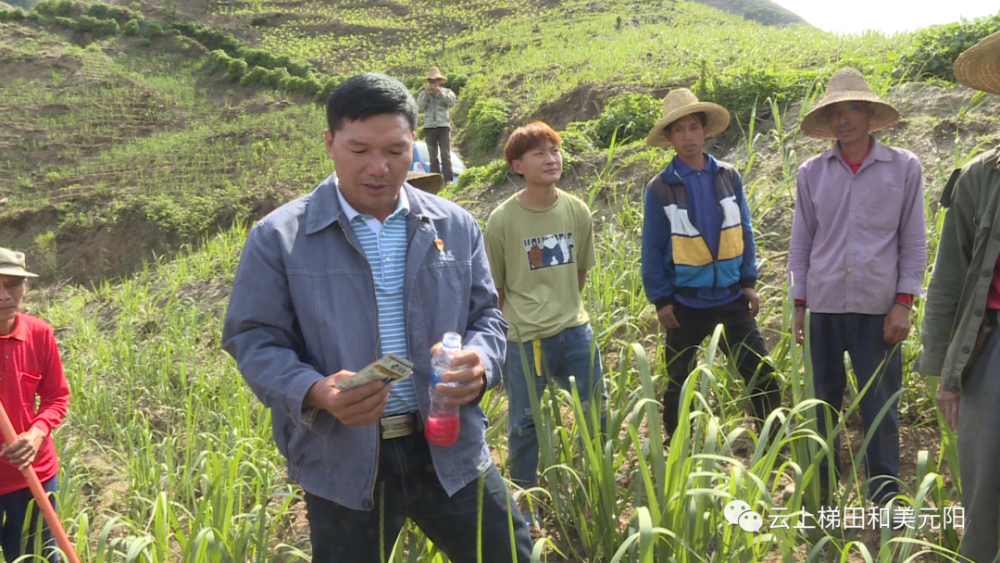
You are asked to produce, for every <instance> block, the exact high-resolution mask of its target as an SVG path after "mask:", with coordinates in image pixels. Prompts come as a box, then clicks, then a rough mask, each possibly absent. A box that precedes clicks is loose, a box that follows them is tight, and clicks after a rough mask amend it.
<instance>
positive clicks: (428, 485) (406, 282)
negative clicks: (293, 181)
mask: <svg viewBox="0 0 1000 563" xmlns="http://www.w3.org/2000/svg"><path fill="white" fill-rule="evenodd" d="M416 110H417V107H416V102H415V101H414V100H413V97H412V96H411V95H410V94H409V92H408V91H407V90H406V88H405V86H403V85H402V84H401V83H400V82H399V81H397V80H395V79H392V78H389V77H388V76H385V75H380V74H362V75H358V76H355V77H353V78H350V79H348V80H346V81H345V82H344V83H342V84H341V85H340V86H339V87H338V88H337V89H335V90H334V91H333V92H332V93H331V94H330V98H329V100H328V101H327V122H328V127H329V128H328V129H327V130H326V131H325V140H326V149H327V152H328V154H329V155H330V158H332V159H333V161H334V166H335V168H336V173H335V174H334V175H333V176H330V177H329V178H327V179H326V180H325V181H324V182H323V183H322V184H320V185H319V186H318V187H317V188H316V189H315V190H313V192H312V193H310V194H309V195H306V196H304V197H301V198H299V199H297V200H295V201H293V202H291V203H288V204H286V205H284V206H282V207H281V208H279V209H277V210H276V211H274V212H273V213H271V214H270V215H268V216H267V217H265V218H264V219H263V220H262V221H261V222H260V223H258V224H257V225H256V226H254V228H253V229H252V230H251V231H250V234H249V236H248V238H247V242H246V246H245V247H244V249H243V256H242V258H241V260H240V265H239V269H238V270H237V273H236V280H235V281H234V283H233V290H232V295H231V297H230V301H229V308H228V310H227V312H226V320H225V324H224V327H223V332H222V345H223V348H225V350H226V351H227V352H229V353H230V354H231V355H232V356H233V357H234V358H236V361H237V364H238V366H239V369H240V372H241V373H242V374H243V377H244V378H245V379H246V380H247V383H249V385H250V387H251V389H253V391H254V393H255V394H256V395H257V397H258V398H259V399H260V400H261V402H263V403H264V405H265V406H267V407H269V408H270V409H271V416H272V424H273V433H274V438H275V441H276V442H277V445H278V449H279V450H280V451H281V453H282V454H283V455H284V456H285V458H286V459H287V460H288V474H289V478H290V479H291V480H293V481H295V482H297V483H299V484H300V485H301V486H302V488H303V490H304V491H305V499H306V505H307V509H308V519H309V525H310V534H311V541H312V545H313V561H314V562H317V563H325V562H333V561H344V562H351V563H356V562H357V563H366V562H372V563H375V562H381V561H385V560H387V559H388V556H389V554H390V552H391V550H392V547H393V545H394V543H395V541H396V538H397V536H398V534H399V531H400V530H401V528H402V526H403V524H404V523H405V521H406V518H408V517H409V518H411V519H413V520H414V521H415V522H416V523H417V525H419V526H420V528H421V529H422V530H423V531H424V532H425V533H426V534H427V536H428V537H429V538H430V539H431V540H432V541H433V542H434V543H435V544H436V545H437V546H438V547H439V548H441V549H442V550H443V551H444V552H445V553H446V554H447V555H448V556H449V558H451V559H452V560H453V561H457V562H466V561H468V562H472V561H477V556H478V555H479V553H478V552H479V550H480V547H479V546H480V545H481V546H483V549H482V553H481V555H482V559H481V560H482V561H495V562H498V563H499V562H504V563H507V562H511V561H518V562H527V561H528V560H529V559H530V549H531V546H530V541H529V538H528V534H527V528H526V527H525V523H524V520H523V518H522V517H521V515H520V513H519V512H518V511H516V510H513V511H511V510H510V509H509V508H510V507H509V502H510V501H509V499H510V495H509V493H508V491H507V487H506V485H505V484H504V482H503V479H502V477H501V476H500V474H499V472H498V470H497V468H496V466H495V465H494V464H493V461H492V459H491V457H490V452H489V449H488V448H487V446H486V442H485V430H486V425H487V420H486V417H485V415H484V414H483V411H482V410H481V409H480V407H479V406H478V402H479V400H480V398H481V397H482V394H483V392H484V391H485V390H486V389H487V388H489V387H492V386H494V385H496V384H497V383H498V382H499V381H500V366H501V364H502V361H503V358H504V354H505V341H506V333H507V323H506V322H504V320H503V318H502V317H501V316H500V311H499V310H498V309H497V304H498V299H497V292H496V289H495V288H494V286H493V282H492V280H491V276H490V270H489V264H488V262H487V259H486V253H485V250H484V247H483V239H482V233H481V232H480V230H479V227H478V225H477V223H476V220H475V219H474V218H473V217H472V216H470V215H469V214H468V213H466V212H465V211H463V210H462V209H461V208H459V207H458V206H456V205H454V204H452V203H449V202H447V201H445V200H443V199H440V198H438V197H436V196H432V195H429V194H426V193H423V192H420V191H419V190H416V189H414V188H413V187H412V186H410V185H408V184H405V183H404V182H405V179H406V172H407V169H408V168H409V165H410V159H411V155H412V148H413V146H412V143H413V131H414V129H415V123H416V113H417V112H416ZM449 331H454V332H458V333H459V334H462V335H463V342H464V343H465V346H464V349H463V353H462V354H461V355H460V356H459V357H458V358H456V359H455V360H454V361H453V363H452V365H453V366H454V368H455V369H454V370H453V371H450V372H446V373H445V374H444V376H443V380H444V381H445V382H452V383H457V385H455V386H445V385H439V386H438V388H437V390H438V391H439V392H441V393H442V394H445V395H447V396H448V397H449V400H450V402H451V403H452V404H455V405H460V406H461V408H460V412H461V430H460V433H459V437H458V441H457V442H456V443H455V444H454V445H452V446H449V447H444V448H439V447H436V446H432V445H429V444H428V443H427V441H426V439H425V438H424V436H423V433H422V432H421V431H420V429H421V427H422V424H423V422H424V420H425V419H426V416H427V413H428V412H429V398H428V385H429V381H430V372H431V365H430V364H431V354H432V347H436V346H439V345H440V340H441V337H442V335H443V334H444V333H445V332H449ZM387 353H394V354H396V355H399V356H403V357H405V358H407V359H409V360H410V361H411V362H413V375H412V376H411V377H410V378H408V379H406V380H403V381H401V382H399V383H397V384H395V385H393V386H391V387H390V386H388V385H386V384H384V383H382V382H381V381H376V382H371V383H368V384H366V385H364V386H361V387H357V388H354V389H351V390H348V391H342V390H340V389H337V388H336V387H334V385H335V383H337V382H338V381H341V380H343V379H345V378H347V377H350V376H351V375H353V374H354V373H355V372H357V371H358V370H360V369H361V368H363V367H364V366H366V365H368V364H369V363H371V362H372V361H374V360H376V359H378V358H379V357H381V356H383V355H384V354H387ZM481 486H482V494H481V495H480V487H481ZM511 523H512V524H511ZM511 529H513V530H514V536H515V537H514V541H513V542H512V541H511V538H510V530H511ZM480 540H483V541H480ZM512 543H513V544H514V550H513V552H512Z"/></svg>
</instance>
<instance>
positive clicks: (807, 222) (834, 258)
mask: <svg viewBox="0 0 1000 563" xmlns="http://www.w3.org/2000/svg"><path fill="white" fill-rule="evenodd" d="M899 119H900V116H899V112H898V111H897V110H896V108H894V107H892V106H891V105H889V104H887V103H885V102H883V101H882V100H881V99H879V97H878V96H876V95H875V94H873V93H872V91H871V88H870V87H869V86H868V83H867V82H866V81H865V79H864V77H863V76H862V75H861V73H860V72H858V71H857V70H855V69H853V68H843V69H841V70H838V71H837V72H836V73H834V75H833V76H832V77H831V78H830V84H829V86H828V87H827V91H826V95H825V96H824V98H823V99H822V100H821V101H819V102H817V103H816V105H815V106H814V107H813V109H812V110H811V111H810V112H809V113H808V114H807V115H806V117H805V118H804V119H803V120H802V132H803V133H805V134H806V135H809V136H810V137H814V138H818V139H828V140H835V141H836V143H834V145H833V147H832V148H831V149H830V150H828V151H826V152H824V153H822V154H820V155H818V156H815V157H813V158H811V159H809V160H807V161H806V162H805V163H804V164H803V165H802V166H801V167H800V168H799V176H798V195H797V197H796V200H795V220H794V222H793V224H792V240H791V249H790V252H789V257H788V268H789V270H790V271H791V273H792V284H793V291H794V295H795V326H794V327H793V330H794V333H795V337H796V339H797V340H798V342H799V343H800V344H804V343H805V338H806V326H805V324H806V322H805V321H806V309H807V308H808V310H809V311H810V322H809V336H810V350H811V358H812V371H813V383H814V386H815V390H816V397H817V398H818V399H821V400H823V401H826V402H827V403H829V404H830V405H831V406H832V407H833V412H832V413H830V414H831V415H832V424H833V426H827V421H826V414H827V412H828V411H825V410H821V411H820V412H819V414H818V416H819V424H818V426H819V430H820V432H822V433H823V434H824V435H826V433H827V432H828V431H829V430H832V429H833V427H834V426H835V425H836V424H837V423H838V420H839V416H838V415H839V412H840V409H841V406H842V405H843V398H844V390H845V388H846V386H847V375H846V371H845V368H844V352H847V353H848V354H850V357H851V364H852V366H853V368H854V372H855V375H856V377H857V382H858V389H859V391H860V390H862V389H864V388H865V386H869V384H870V386H869V388H868V389H867V391H864V392H863V393H862V394H861V396H860V401H861V405H860V407H861V419H862V423H863V426H864V432H865V436H871V440H870V441H869V443H868V447H867V448H866V450H865V452H864V456H863V458H864V460H865V468H866V474H867V477H868V496H869V498H870V499H872V501H873V502H875V503H877V504H883V503H884V502H886V501H888V500H890V499H891V498H892V497H894V496H895V495H896V494H897V493H898V491H899V486H898V476H899V413H898V402H899V396H898V392H899V391H900V389H901V388H902V376H903V369H902V359H901V354H900V350H899V346H898V345H899V344H900V343H901V342H902V341H904V340H905V339H906V337H907V335H908V334H909V332H910V311H911V309H912V307H913V300H914V299H915V298H916V297H917V296H920V295H922V288H921V284H922V282H923V279H924V271H925V269H926V268H927V238H926V234H925V231H924V206H923V203H924V200H923V179H922V172H923V171H922V167H921V165H920V161H919V160H918V159H917V157H916V155H914V154H913V153H911V152H910V151H907V150H903V149H897V148H892V147H888V146H886V145H883V144H882V143H879V142H878V141H876V140H875V139H874V137H872V136H871V133H872V132H874V131H878V130H880V129H884V128H886V127H889V126H890V125H892V124H894V123H896V122H897V121H899ZM887 403H888V404H890V407H889V410H888V412H886V414H885V416H884V417H883V418H882V420H881V422H880V423H879V424H878V425H873V423H874V421H875V419H876V418H877V417H878V415H879V413H880V411H881V410H882V408H883V407H884V406H885V405H886V404H887ZM832 445H833V452H834V454H835V455H834V467H835V474H834V478H839V475H840V438H839V436H837V437H836V438H835V439H834V441H833V444H832ZM830 481H831V480H830V471H829V467H828V463H827V459H824V460H823V462H822V463H821V472H820V486H821V488H822V489H824V496H828V495H829V491H830V490H831V489H834V488H835V487H831V486H830V485H831V482H830Z"/></svg>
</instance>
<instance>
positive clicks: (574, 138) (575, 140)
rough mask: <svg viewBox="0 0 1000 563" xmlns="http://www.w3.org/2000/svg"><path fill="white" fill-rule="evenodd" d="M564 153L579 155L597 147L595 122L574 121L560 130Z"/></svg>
mask: <svg viewBox="0 0 1000 563" xmlns="http://www.w3.org/2000/svg"><path fill="white" fill-rule="evenodd" d="M559 138H560V139H562V150H563V153H565V154H567V155H571V156H577V155H581V154H584V153H588V152H593V151H594V150H596V149H597V147H596V146H595V145H594V122H593V121H574V122H572V123H570V124H569V125H567V126H566V129H565V130H564V131H560V132H559Z"/></svg>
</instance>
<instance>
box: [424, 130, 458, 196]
mask: <svg viewBox="0 0 1000 563" xmlns="http://www.w3.org/2000/svg"><path fill="white" fill-rule="evenodd" d="M424 141H426V142H427V152H428V154H429V155H430V159H431V162H430V164H431V172H440V173H441V176H443V177H444V181H445V182H450V181H451V180H452V176H451V129H450V128H448V127H424ZM438 151H441V161H440V163H439V162H438Z"/></svg>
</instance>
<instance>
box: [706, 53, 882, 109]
mask: <svg viewBox="0 0 1000 563" xmlns="http://www.w3.org/2000/svg"><path fill="white" fill-rule="evenodd" d="M841 66H843V65H841ZM861 70H862V72H864V69H861ZM832 72H833V71H832V70H825V69H824V70H784V71H776V70H773V69H745V68H739V69H733V70H730V69H726V70H724V71H723V72H721V73H719V74H714V73H711V72H709V71H708V70H707V67H706V66H705V65H702V75H701V79H700V80H699V81H698V82H697V83H696V84H695V86H694V92H695V94H696V95H697V96H698V99H700V100H703V101H708V102H715V103H717V104H719V105H720V106H722V107H724V108H726V109H728V110H729V111H730V113H732V114H733V117H734V118H736V119H738V120H740V121H746V120H748V119H750V116H751V115H752V114H753V110H754V107H756V106H763V105H765V102H766V100H767V99H768V98H771V99H772V100H774V101H776V102H778V103H787V102H791V101H794V100H797V99H800V98H802V97H803V96H805V94H806V93H807V92H809V90H810V88H813V87H814V86H815V85H816V84H820V85H825V83H826V80H827V79H828V78H829V77H830V74H832Z"/></svg>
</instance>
